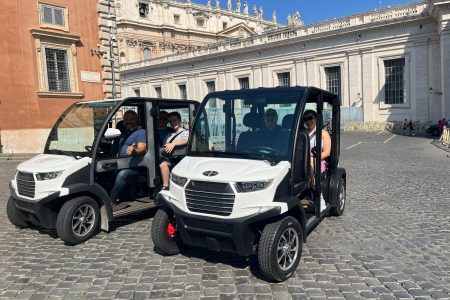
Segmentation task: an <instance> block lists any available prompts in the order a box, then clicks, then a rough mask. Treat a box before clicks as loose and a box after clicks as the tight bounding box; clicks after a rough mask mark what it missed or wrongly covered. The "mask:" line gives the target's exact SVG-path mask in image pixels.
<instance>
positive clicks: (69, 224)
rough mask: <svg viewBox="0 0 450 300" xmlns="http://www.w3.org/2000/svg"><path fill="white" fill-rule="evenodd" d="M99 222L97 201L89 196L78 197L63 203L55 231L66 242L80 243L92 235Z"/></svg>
mask: <svg viewBox="0 0 450 300" xmlns="http://www.w3.org/2000/svg"><path fill="white" fill-rule="evenodd" d="M99 223H100V210H99V208H98V204H97V202H96V201H95V200H94V199H92V198H90V197H80V198H75V199H72V200H69V201H68V202H66V203H64V205H63V206H62V208H61V210H60V211H59V213H58V218H57V220H56V232H57V233H58V236H59V237H60V238H61V239H62V240H63V241H64V242H66V243H67V244H70V245H76V244H80V243H82V242H84V241H86V240H88V239H90V238H91V237H93V236H94V235H95V234H96V233H97V230H98V225H99Z"/></svg>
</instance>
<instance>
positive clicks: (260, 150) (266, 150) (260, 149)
mask: <svg viewBox="0 0 450 300" xmlns="http://www.w3.org/2000/svg"><path fill="white" fill-rule="evenodd" d="M250 151H255V152H257V153H260V154H273V155H281V152H280V151H278V150H277V149H274V148H272V147H269V146H256V147H253V148H251V149H250Z"/></svg>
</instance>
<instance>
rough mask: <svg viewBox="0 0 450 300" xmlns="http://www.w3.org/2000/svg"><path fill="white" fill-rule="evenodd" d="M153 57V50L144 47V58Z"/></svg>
mask: <svg viewBox="0 0 450 300" xmlns="http://www.w3.org/2000/svg"><path fill="white" fill-rule="evenodd" d="M150 58H152V51H151V50H150V49H149V48H144V59H150Z"/></svg>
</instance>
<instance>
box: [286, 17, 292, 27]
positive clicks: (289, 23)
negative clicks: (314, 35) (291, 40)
mask: <svg viewBox="0 0 450 300" xmlns="http://www.w3.org/2000/svg"><path fill="white" fill-rule="evenodd" d="M287 23H288V25H292V17H291V14H288V16H287Z"/></svg>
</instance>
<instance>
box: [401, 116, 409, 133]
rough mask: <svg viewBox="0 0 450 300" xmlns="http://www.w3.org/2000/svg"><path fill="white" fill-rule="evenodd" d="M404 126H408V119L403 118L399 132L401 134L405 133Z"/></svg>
mask: <svg viewBox="0 0 450 300" xmlns="http://www.w3.org/2000/svg"><path fill="white" fill-rule="evenodd" d="M406 128H408V119H405V120H404V121H403V126H402V132H401V134H403V135H405V133H406Z"/></svg>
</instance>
